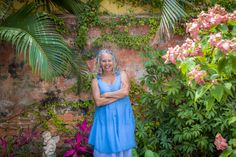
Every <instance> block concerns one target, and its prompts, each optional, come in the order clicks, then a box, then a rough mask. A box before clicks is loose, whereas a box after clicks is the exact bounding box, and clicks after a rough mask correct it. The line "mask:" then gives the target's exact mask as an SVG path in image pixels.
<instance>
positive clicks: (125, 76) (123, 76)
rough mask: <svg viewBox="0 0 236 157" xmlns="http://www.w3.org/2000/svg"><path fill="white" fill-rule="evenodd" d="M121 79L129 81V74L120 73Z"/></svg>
mask: <svg viewBox="0 0 236 157" xmlns="http://www.w3.org/2000/svg"><path fill="white" fill-rule="evenodd" d="M120 77H121V79H128V74H127V72H126V71H125V70H121V71H120Z"/></svg>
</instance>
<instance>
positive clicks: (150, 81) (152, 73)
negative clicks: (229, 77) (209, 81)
mask: <svg viewBox="0 0 236 157" xmlns="http://www.w3.org/2000/svg"><path fill="white" fill-rule="evenodd" d="M164 53H165V52H163V51H151V52H150V51H149V52H148V53H145V55H144V57H145V60H146V61H145V63H144V64H145V69H146V72H147V74H146V75H145V76H144V77H143V79H142V84H144V85H145V86H147V87H148V91H149V92H148V93H145V94H143V96H142V102H143V105H144V106H145V107H144V110H143V111H142V112H143V113H144V114H145V115H144V117H145V118H143V119H141V120H139V121H138V122H137V132H136V138H137V144H138V147H139V148H140V150H139V151H138V152H139V154H144V152H145V150H147V149H149V150H151V151H153V152H157V153H158V155H159V156H161V157H162V156H163V157H166V156H196V155H197V156H214V155H217V154H218V152H217V151H216V150H215V147H214V144H213V141H214V138H215V135H216V133H217V132H223V133H224V135H225V137H227V138H231V137H232V135H233V129H235V126H232V125H230V124H229V122H228V121H229V120H230V119H231V120H232V122H233V121H234V120H233V119H232V117H235V116H234V115H235V113H236V106H235V101H236V99H235V94H234V93H235V92H232V94H233V96H232V97H229V98H228V99H226V100H225V101H224V103H219V102H218V101H213V102H212V99H206V97H204V99H202V97H201V98H200V99H198V101H195V100H194V99H195V92H194V89H192V88H190V87H189V86H187V84H186V79H185V77H184V76H183V75H182V74H181V73H180V72H178V70H177V69H176V68H175V66H173V65H171V64H164V63H163V60H162V58H161V56H162V55H163V54H164ZM228 86H230V85H228ZM232 86H234V87H235V84H234V85H232ZM234 87H233V88H234ZM218 88H219V89H220V90H221V87H218ZM202 91H205V90H202ZM214 92H216V91H214ZM217 92H220V91H217ZM203 95H204V94H203ZM205 95H206V94H205ZM206 96H209V94H207V95H206ZM216 97H217V99H222V97H221V95H219V96H218V95H217V96H216ZM206 100H208V101H206ZM206 104H207V105H208V108H206V106H207V105H206ZM148 126H150V127H148Z"/></svg>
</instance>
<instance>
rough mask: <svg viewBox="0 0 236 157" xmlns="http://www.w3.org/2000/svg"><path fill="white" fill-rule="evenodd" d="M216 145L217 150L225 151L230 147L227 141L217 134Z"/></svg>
mask: <svg viewBox="0 0 236 157" xmlns="http://www.w3.org/2000/svg"><path fill="white" fill-rule="evenodd" d="M214 144H215V146H216V149H217V150H224V149H225V147H227V146H228V143H227V141H226V139H224V138H223V137H222V135H221V134H220V133H217V135H216V137H215V141H214Z"/></svg>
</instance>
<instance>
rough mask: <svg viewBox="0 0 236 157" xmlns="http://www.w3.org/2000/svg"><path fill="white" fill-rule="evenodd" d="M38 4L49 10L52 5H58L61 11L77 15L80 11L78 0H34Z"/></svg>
mask: <svg viewBox="0 0 236 157" xmlns="http://www.w3.org/2000/svg"><path fill="white" fill-rule="evenodd" d="M36 2H37V3H38V4H41V5H43V8H44V10H46V11H47V12H49V13H50V12H51V11H52V10H53V9H52V8H53V7H59V8H60V9H61V10H63V11H67V12H69V13H72V14H75V15H79V14H80V13H81V11H82V7H81V6H82V4H83V3H84V2H82V1H80V0H36Z"/></svg>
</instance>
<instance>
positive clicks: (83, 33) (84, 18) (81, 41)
mask: <svg viewBox="0 0 236 157" xmlns="http://www.w3.org/2000/svg"><path fill="white" fill-rule="evenodd" d="M100 2H101V0H91V1H87V2H86V3H81V5H80V9H79V10H78V14H77V15H78V17H77V37H76V43H77V46H78V47H79V48H83V47H84V46H85V44H86V41H87V33H88V28H89V27H91V26H93V25H95V24H97V23H99V22H100V20H99V12H98V9H99V7H100Z"/></svg>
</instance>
